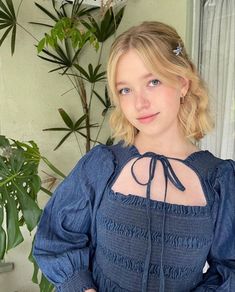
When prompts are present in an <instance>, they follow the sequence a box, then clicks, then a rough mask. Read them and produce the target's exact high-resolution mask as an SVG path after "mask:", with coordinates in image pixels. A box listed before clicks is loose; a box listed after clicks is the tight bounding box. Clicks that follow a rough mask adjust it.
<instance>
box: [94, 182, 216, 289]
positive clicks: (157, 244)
mask: <svg viewBox="0 0 235 292" xmlns="http://www.w3.org/2000/svg"><path fill="white" fill-rule="evenodd" d="M146 203H147V200H146V198H142V197H139V196H137V195H129V196H126V195H124V194H121V193H116V192H114V191H112V190H111V188H109V187H108V188H107V189H106V191H105V194H104V197H103V200H102V202H101V205H100V208H99V210H98V213H97V248H96V255H95V260H94V278H95V281H97V283H98V287H100V290H99V292H106V291H107V292H108V291H123V292H124V291H132V292H140V291H141V285H142V274H143V271H144V262H145V258H146V249H147V244H148V232H147V228H146V226H147V218H146ZM164 208H165V212H166V220H165V236H164V246H165V247H164V255H163V270H164V275H165V278H166V284H165V291H169V292H170V291H171V292H173V291H175V292H184V291H185V292H186V291H187V292H188V291H190V290H191V289H193V288H194V287H196V285H197V284H198V283H199V281H200V280H201V277H202V270H203V267H204V264H205V258H206V256H207V254H208V251H209V248H210V245H211V241H212V237H213V223H212V220H211V214H210V209H209V207H208V206H204V207H201V206H182V205H175V204H169V203H163V202H157V201H154V200H150V216H151V221H152V224H151V239H152V252H151V257H150V269H149V279H148V289H147V291H148V292H151V291H152V292H153V291H159V279H160V259H161V239H162V233H161V230H162V216H163V209H164Z"/></svg>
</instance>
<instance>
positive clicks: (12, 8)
mask: <svg viewBox="0 0 235 292" xmlns="http://www.w3.org/2000/svg"><path fill="white" fill-rule="evenodd" d="M6 3H7V6H8V8H9V10H10V12H11V15H12V16H13V18H14V19H16V15H15V9H14V5H13V3H12V0H6Z"/></svg>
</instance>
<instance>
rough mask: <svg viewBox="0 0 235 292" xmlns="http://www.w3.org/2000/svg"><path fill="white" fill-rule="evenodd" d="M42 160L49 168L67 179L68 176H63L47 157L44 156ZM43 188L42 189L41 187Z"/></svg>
mask: <svg viewBox="0 0 235 292" xmlns="http://www.w3.org/2000/svg"><path fill="white" fill-rule="evenodd" d="M42 160H43V161H44V162H45V163H46V165H47V166H49V167H50V169H52V170H53V171H54V172H55V173H56V174H58V175H59V176H61V177H62V178H65V177H66V175H65V174H63V173H62V172H61V171H60V170H59V169H58V168H56V167H55V166H54V165H53V164H52V163H51V162H50V161H49V160H48V159H47V158H46V157H44V156H42ZM41 188H42V187H41Z"/></svg>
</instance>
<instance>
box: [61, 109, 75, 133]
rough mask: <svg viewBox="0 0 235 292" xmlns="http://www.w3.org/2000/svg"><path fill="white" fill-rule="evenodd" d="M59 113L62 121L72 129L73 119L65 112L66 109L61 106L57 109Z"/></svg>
mask: <svg viewBox="0 0 235 292" xmlns="http://www.w3.org/2000/svg"><path fill="white" fill-rule="evenodd" d="M58 111H59V113H60V115H61V117H62V119H63V121H64V123H65V124H66V125H67V126H68V127H69V128H70V129H71V130H72V129H73V127H74V125H73V121H72V119H71V118H70V116H69V115H68V114H67V113H66V111H65V110H64V109H62V108H60V109H59V110H58Z"/></svg>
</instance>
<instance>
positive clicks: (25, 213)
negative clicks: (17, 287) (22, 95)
mask: <svg viewBox="0 0 235 292" xmlns="http://www.w3.org/2000/svg"><path fill="white" fill-rule="evenodd" d="M39 160H40V153H39V150H38V147H37V145H36V144H35V143H34V142H33V141H30V142H28V143H22V142H18V141H14V140H9V139H7V138H6V137H4V136H0V259H3V258H4V255H5V252H6V251H8V250H9V249H11V248H13V247H15V246H17V245H18V244H20V243H21V242H22V241H23V240H24V238H23V235H22V233H21V226H23V225H24V224H25V225H26V226H27V229H28V230H29V231H32V230H33V229H34V227H35V226H36V225H37V223H38V221H39V218H40V215H41V210H40V208H39V207H38V204H37V193H38V191H39V190H40V186H41V181H40V178H39V176H38V164H39ZM4 214H5V218H4ZM4 222H5V223H4Z"/></svg>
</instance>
